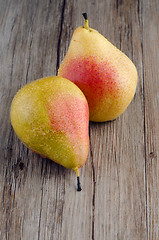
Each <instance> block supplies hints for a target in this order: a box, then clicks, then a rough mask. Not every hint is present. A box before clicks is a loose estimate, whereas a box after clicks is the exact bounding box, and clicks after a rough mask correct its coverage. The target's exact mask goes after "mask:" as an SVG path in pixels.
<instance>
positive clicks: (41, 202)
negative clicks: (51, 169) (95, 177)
mask: <svg viewBox="0 0 159 240" xmlns="http://www.w3.org/2000/svg"><path fill="white" fill-rule="evenodd" d="M43 168H44V160H42V166H41V174H42V184H41V200H40V213H39V226H38V240H40V226H41V213H42V205H43V189H44V177H45V173H46V169H47V160H45V169H44V172H43Z"/></svg>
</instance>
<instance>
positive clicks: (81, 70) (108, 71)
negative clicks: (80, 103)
mask: <svg viewBox="0 0 159 240" xmlns="http://www.w3.org/2000/svg"><path fill="white" fill-rule="evenodd" d="M83 16H84V18H85V24H84V26H81V27H78V28H77V29H76V30H75V31H74V33H73V36H72V40H71V43H70V46H69V49H68V52H67V54H66V56H65V58H64V60H63V62H62V64H61V66H60V68H59V70H58V75H59V76H61V77H65V78H67V79H69V80H71V81H72V82H73V83H75V84H76V85H77V86H78V87H79V88H80V89H81V90H82V92H83V93H84V94H85V96H86V98H87V101H88V104H89V110H90V120H91V121H95V122H104V121H109V120H113V119H115V118H116V117H118V116H119V115H120V114H122V113H123V112H124V111H125V109H126V108H127V107H128V105H129V104H130V102H131V101H132V99H133V97H134V94H135V90H136V85H137V71H136V68H135V66H134V64H133V63H132V61H131V60H130V59H129V58H128V57H127V56H126V55H125V54H124V53H123V52H121V51H120V50H119V49H117V48H116V47H115V46H114V45H112V44H111V43H110V42H109V41H108V40H107V39H106V38H104V37H103V36H102V35H101V34H100V33H99V32H97V31H96V30H94V29H92V28H90V27H89V26H88V19H87V14H86V13H84V14H83Z"/></svg>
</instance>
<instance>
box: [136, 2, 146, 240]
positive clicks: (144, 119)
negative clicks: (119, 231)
mask: <svg viewBox="0 0 159 240" xmlns="http://www.w3.org/2000/svg"><path fill="white" fill-rule="evenodd" d="M140 7H141V11H139V12H141V52H142V77H143V80H142V84H143V121H144V158H145V205H146V240H148V216H147V167H146V117H145V115H146V113H145V84H144V82H145V78H144V60H143V57H144V56H143V54H144V52H143V2H141V5H140V1H138V8H140Z"/></svg>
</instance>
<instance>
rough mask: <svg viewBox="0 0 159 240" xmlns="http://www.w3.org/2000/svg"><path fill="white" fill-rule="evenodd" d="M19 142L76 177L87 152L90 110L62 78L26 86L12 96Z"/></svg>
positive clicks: (72, 85)
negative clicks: (66, 169) (69, 170)
mask: <svg viewBox="0 0 159 240" xmlns="http://www.w3.org/2000/svg"><path fill="white" fill-rule="evenodd" d="M10 117H11V123H12V126H13V128H14V130H15V132H16V134H17V136H18V137H19V139H20V140H21V141H22V142H23V143H24V144H25V145H26V146H27V147H28V148H30V149H31V150H32V151H34V152H36V153H39V154H40V155H42V156H46V157H47V158H49V159H51V160H53V161H55V162H56V163H58V164H60V165H62V166H64V167H66V168H70V169H73V170H74V171H75V172H76V174H77V186H78V188H77V190H78V191H80V190H81V187H80V181H79V168H80V167H82V166H83V164H84V163H85V162H86V159H87V156H88V148H89V133H88V124H89V109H88V103H87V100H86V98H85V96H84V94H83V93H82V91H81V90H80V89H79V88H78V87H77V86H76V85H75V84H74V83H72V82H71V81H69V80H67V79H64V78H62V77H58V76H55V77H46V78H43V79H39V80H36V81H33V82H31V83H30V84H27V85H26V86H24V87H23V88H22V89H20V90H19V91H18V93H17V94H16V95H15V97H14V99H13V101H12V105H11V111H10Z"/></svg>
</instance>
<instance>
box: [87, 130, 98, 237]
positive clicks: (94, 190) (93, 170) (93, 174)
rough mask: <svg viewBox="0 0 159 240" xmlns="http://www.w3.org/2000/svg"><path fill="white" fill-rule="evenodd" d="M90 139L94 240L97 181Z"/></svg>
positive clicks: (93, 232) (93, 233) (93, 231)
mask: <svg viewBox="0 0 159 240" xmlns="http://www.w3.org/2000/svg"><path fill="white" fill-rule="evenodd" d="M89 130H90V129H89ZM89 132H90V131H89ZM89 139H90V155H91V165H92V178H93V190H92V192H93V196H92V240H94V239H95V193H96V181H95V167H94V162H93V151H92V144H91V137H90V138H89Z"/></svg>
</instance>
